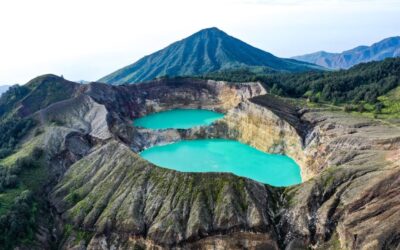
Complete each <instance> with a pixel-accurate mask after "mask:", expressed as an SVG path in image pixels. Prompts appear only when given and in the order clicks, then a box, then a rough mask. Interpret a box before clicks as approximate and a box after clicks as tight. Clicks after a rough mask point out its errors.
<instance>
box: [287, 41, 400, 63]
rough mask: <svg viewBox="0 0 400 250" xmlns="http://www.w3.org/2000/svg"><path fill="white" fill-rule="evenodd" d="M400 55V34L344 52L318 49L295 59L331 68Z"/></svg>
mask: <svg viewBox="0 0 400 250" xmlns="http://www.w3.org/2000/svg"><path fill="white" fill-rule="evenodd" d="M399 56H400V36H396V37H389V38H386V39H383V40H382V41H380V42H377V43H374V44H372V45H371V46H358V47H356V48H354V49H350V50H346V51H343V52H342V53H329V52H325V51H318V52H315V53H311V54H306V55H302V56H295V57H293V59H296V60H300V61H304V62H309V63H315V64H317V65H320V66H322V67H326V68H331V69H348V68H350V67H352V66H354V65H356V64H359V63H363V62H370V61H381V60H383V59H386V58H388V57H399Z"/></svg>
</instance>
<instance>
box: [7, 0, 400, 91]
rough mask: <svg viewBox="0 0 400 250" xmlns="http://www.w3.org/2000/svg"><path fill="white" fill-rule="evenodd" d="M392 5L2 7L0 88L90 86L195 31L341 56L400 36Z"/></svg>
mask: <svg viewBox="0 0 400 250" xmlns="http://www.w3.org/2000/svg"><path fill="white" fill-rule="evenodd" d="M399 23H400V2H398V1H394V0H381V1H379V0H351V1H345V0H325V1H316V0H283V1H277V0H236V1H228V0H220V1H211V0H205V1H190V0H189V1H188V0H186V1H184V0H172V1H168V2H166V1H159V0H150V1H143V0H141V1H136V2H132V1H128V0H117V1H94V0H88V1H78V0H70V1H51V0H39V1H27V0H26V1H25V0H22V1H21V0H17V1H11V0H5V1H2V2H1V3H0V27H1V31H2V39H1V40H0V55H1V57H0V85H4V84H15V83H20V84H23V83H26V82H27V81H29V80H30V79H32V78H34V77H36V76H38V75H42V74H47V73H53V74H56V75H64V77H65V78H66V79H70V80H74V81H78V80H87V81H94V80H97V79H99V78H101V77H102V76H104V75H107V74H109V73H111V72H113V71H115V70H117V69H119V68H121V67H123V66H126V65H128V64H131V63H133V62H135V61H136V60H138V59H140V58H141V57H143V56H145V55H148V54H151V53H153V52H155V51H157V50H160V49H162V48H164V47H166V46H168V45H169V44H171V43H173V42H175V41H177V40H180V39H183V38H185V37H187V36H189V35H191V34H193V33H195V32H197V31H199V30H200V29H204V28H209V27H218V28H219V29H221V30H223V31H225V32H226V33H228V34H229V35H231V36H234V37H236V38H238V39H241V40H243V41H244V42H246V43H249V44H251V45H253V46H255V47H257V48H260V49H262V50H265V51H268V52H270V53H272V54H274V55H276V56H279V57H291V56H297V55H301V54H306V53H312V52H316V51H320V50H324V51H328V52H341V51H343V50H347V49H351V48H354V47H356V46H359V45H371V44H372V43H375V42H378V41H380V40H382V39H384V38H387V37H392V36H398V35H400V32H399V31H400V30H399V28H398V24H399Z"/></svg>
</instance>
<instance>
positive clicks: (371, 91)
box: [203, 58, 400, 117]
mask: <svg viewBox="0 0 400 250" xmlns="http://www.w3.org/2000/svg"><path fill="white" fill-rule="evenodd" d="M203 78H207V79H210V78H211V79H216V80H226V81H233V82H246V81H259V82H261V83H263V84H264V86H266V88H267V89H268V90H269V92H270V93H271V94H275V95H279V96H284V97H291V98H304V99H307V100H308V102H311V103H318V104H321V103H322V104H329V105H333V106H340V107H342V108H343V109H344V110H345V111H347V112H353V111H356V112H366V113H370V114H371V115H374V114H375V117H377V116H379V115H380V114H386V115H383V116H381V117H393V116H394V117H396V116H397V117H398V116H399V99H400V98H399V95H400V94H399V92H400V91H399V90H394V91H393V92H390V91H391V90H393V89H395V88H396V87H398V86H400V58H390V59H386V60H384V61H381V62H371V63H364V64H359V65H357V66H355V67H353V68H351V69H349V70H341V71H330V72H305V73H292V74H289V73H272V74H271V73H269V74H268V73H267V74H264V73H256V72H254V71H252V70H251V69H239V70H225V71H218V72H214V73H211V74H207V75H204V76H203ZM389 92H390V94H389Z"/></svg>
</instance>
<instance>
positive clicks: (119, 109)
mask: <svg viewBox="0 0 400 250" xmlns="http://www.w3.org/2000/svg"><path fill="white" fill-rule="evenodd" d="M264 93H265V90H263V89H262V87H261V86H260V85H259V84H254V83H253V84H251V83H247V84H228V83H223V82H213V81H200V80H188V79H180V80H163V81H158V82H153V83H147V84H144V85H132V86H118V87H113V86H108V85H105V84H100V83H92V84H89V85H82V86H80V87H78V88H77V89H76V91H75V92H74V93H73V94H71V95H70V96H69V99H68V98H64V99H63V100H61V101H58V102H55V103H53V104H51V105H50V106H47V107H46V108H42V109H41V110H39V111H38V112H36V113H35V114H34V117H35V118H36V119H37V120H38V121H39V122H40V124H41V129H42V130H43V133H41V134H39V135H36V136H35V135H32V138H31V139H32V140H36V141H40V144H41V145H42V147H43V148H45V149H46V152H47V158H46V159H47V162H48V164H49V169H51V172H52V173H53V174H52V175H51V177H50V178H51V180H52V181H51V183H52V184H49V186H48V188H47V189H46V192H49V202H50V208H51V210H52V211H53V213H52V214H53V217H54V221H55V225H54V230H53V231H54V232H53V233H52V235H54V236H53V238H51V237H47V238H45V240H46V239H47V240H50V239H53V240H54V239H55V241H56V242H57V244H58V247H59V248H64V249H85V248H87V249H117V248H118V249H125V248H131V249H134V248H146V247H149V248H180V249H191V248H200V249H227V248H229V249H243V248H249V249H285V248H287V249H299V248H300V249H304V248H307V247H310V246H311V247H313V248H320V249H329V248H331V249H337V248H343V249H395V248H396V247H397V246H398V245H399V244H400V232H399V230H398V228H399V226H400V220H399V219H398V218H400V216H399V215H400V214H399V211H400V210H399V208H400V199H399V197H400V189H399V184H400V183H399V182H400V165H399V162H400V156H399V155H400V130H399V128H398V127H395V126H392V125H388V124H384V123H382V122H379V121H371V120H368V119H365V118H360V117H354V116H351V115H349V114H344V113H341V112H326V111H316V110H299V109H296V108H294V107H292V106H290V105H289V104H286V103H283V102H281V101H279V100H276V99H275V98H273V97H271V96H268V95H265V96H261V94H264ZM255 96H258V97H255ZM253 97H254V98H253ZM176 107H196V108H197V107H201V108H210V109H215V110H219V111H222V112H224V113H226V116H225V117H224V118H223V119H222V120H220V121H218V122H216V123H215V124H213V125H212V126H209V127H199V128H194V129H189V130H164V131H149V130H145V129H136V128H134V127H133V126H132V119H134V118H135V117H139V116H142V115H145V114H147V113H149V112H153V111H160V110H165V109H170V108H176ZM207 137H223V138H231V139H237V140H240V141H243V142H246V143H249V144H251V145H253V146H254V147H257V148H258V149H260V150H263V151H266V152H275V153H285V154H288V155H289V156H291V157H293V158H294V159H295V160H296V161H297V162H298V163H299V164H300V166H301V169H302V176H303V179H304V180H306V181H305V182H304V183H302V184H300V185H296V186H293V187H288V188H274V187H271V186H268V185H263V184H260V183H257V182H254V181H251V180H248V179H245V178H240V177H237V176H234V175H231V174H211V173H210V174H206V173H204V174H200V173H199V174H191V173H180V172H176V171H172V170H167V169H162V168H158V167H156V166H154V165H152V164H150V163H148V162H146V161H145V160H143V159H141V158H140V157H139V156H138V155H137V154H136V153H135V151H138V150H141V149H143V148H145V147H148V146H152V145H156V144H161V143H167V142H170V141H175V140H180V139H182V138H187V139H194V138H207ZM27 140H30V138H27Z"/></svg>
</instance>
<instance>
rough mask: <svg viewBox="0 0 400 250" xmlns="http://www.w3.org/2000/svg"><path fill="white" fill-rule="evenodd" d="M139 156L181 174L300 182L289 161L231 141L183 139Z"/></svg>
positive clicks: (274, 182)
mask: <svg viewBox="0 0 400 250" xmlns="http://www.w3.org/2000/svg"><path fill="white" fill-rule="evenodd" d="M140 155H141V156H142V157H143V158H144V159H146V160H148V161H150V162H152V163H154V164H155V165H157V166H160V167H164V168H169V169H174V170H177V171H181V172H229V173H233V174H235V175H238V176H243V177H247V178H250V179H253V180H256V181H259V182H262V183H266V184H270V185H273V186H290V185H293V184H298V183H301V175H300V168H299V166H298V165H297V164H296V162H295V161H293V160H292V159H291V158H289V157H287V156H284V155H275V154H267V153H264V152H262V151H259V150H257V149H255V148H253V147H250V146H248V145H246V144H243V143H240V142H237V141H232V140H224V139H205V140H186V141H180V142H176V143H172V144H168V145H163V146H155V147H152V148H149V149H146V150H144V151H142V152H141V153H140Z"/></svg>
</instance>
